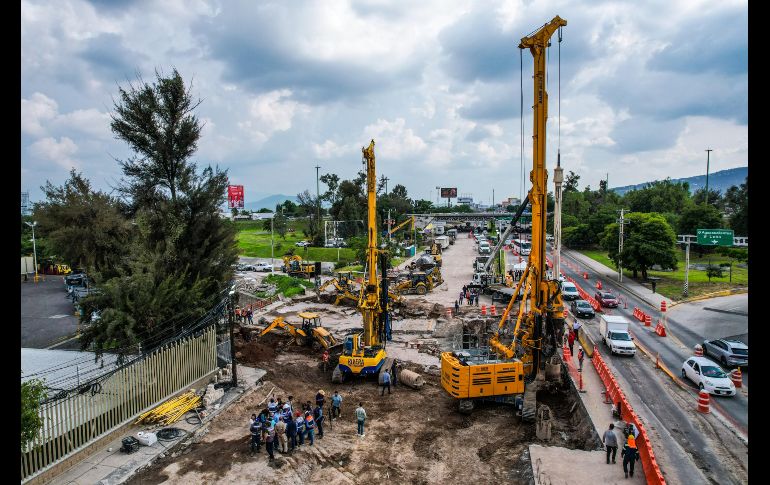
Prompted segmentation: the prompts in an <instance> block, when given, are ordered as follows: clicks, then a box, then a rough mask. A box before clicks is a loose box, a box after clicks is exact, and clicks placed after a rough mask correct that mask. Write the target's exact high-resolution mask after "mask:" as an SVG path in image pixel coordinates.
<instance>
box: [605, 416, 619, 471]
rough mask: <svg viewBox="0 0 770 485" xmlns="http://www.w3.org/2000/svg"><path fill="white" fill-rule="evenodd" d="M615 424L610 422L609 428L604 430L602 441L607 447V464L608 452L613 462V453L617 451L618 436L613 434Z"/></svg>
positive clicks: (608, 460)
mask: <svg viewBox="0 0 770 485" xmlns="http://www.w3.org/2000/svg"><path fill="white" fill-rule="evenodd" d="M614 429H615V425H614V424H612V423H610V429H608V430H607V431H605V432H604V436H603V437H602V441H603V442H604V446H605V447H606V448H607V464H608V465H609V464H610V453H611V454H612V463H615V454H616V453H617V452H618V437H617V436H615V431H614Z"/></svg>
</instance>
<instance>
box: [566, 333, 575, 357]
mask: <svg viewBox="0 0 770 485" xmlns="http://www.w3.org/2000/svg"><path fill="white" fill-rule="evenodd" d="M567 342H569V353H570V355H572V349H573V347H574V346H575V332H573V331H572V330H570V332H569V336H568V337H567Z"/></svg>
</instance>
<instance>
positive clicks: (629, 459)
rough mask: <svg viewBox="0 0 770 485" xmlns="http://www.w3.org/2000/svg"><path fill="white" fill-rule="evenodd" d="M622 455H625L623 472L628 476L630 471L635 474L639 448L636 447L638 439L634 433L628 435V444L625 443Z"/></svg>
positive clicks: (632, 474)
mask: <svg viewBox="0 0 770 485" xmlns="http://www.w3.org/2000/svg"><path fill="white" fill-rule="evenodd" d="M620 456H622V457H623V473H625V474H626V478H628V475H629V473H630V474H631V476H632V477H633V476H634V463H636V462H637V461H639V450H638V449H636V439H635V438H634V435H633V434H629V435H628V440H627V441H626V444H625V445H623V450H622V451H621V452H620Z"/></svg>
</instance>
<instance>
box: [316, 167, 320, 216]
mask: <svg viewBox="0 0 770 485" xmlns="http://www.w3.org/2000/svg"><path fill="white" fill-rule="evenodd" d="M319 168H321V166H320V165H316V166H315V201H316V206H317V207H316V220H317V221H318V223H317V225H316V227H318V230H321V189H320V185H318V169H319Z"/></svg>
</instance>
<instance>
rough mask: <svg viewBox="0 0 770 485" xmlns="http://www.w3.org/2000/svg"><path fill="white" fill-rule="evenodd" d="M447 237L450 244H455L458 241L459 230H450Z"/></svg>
mask: <svg viewBox="0 0 770 485" xmlns="http://www.w3.org/2000/svg"><path fill="white" fill-rule="evenodd" d="M446 235H447V236H449V244H454V243H455V240H457V229H450V230H448V231H447V232H446Z"/></svg>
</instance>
